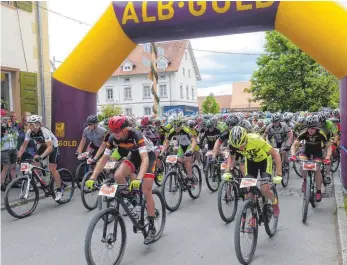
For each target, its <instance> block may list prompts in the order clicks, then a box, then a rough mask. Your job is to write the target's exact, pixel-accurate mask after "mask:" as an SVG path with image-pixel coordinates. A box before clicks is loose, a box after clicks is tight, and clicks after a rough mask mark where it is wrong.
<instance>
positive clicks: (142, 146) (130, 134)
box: [86, 116, 156, 244]
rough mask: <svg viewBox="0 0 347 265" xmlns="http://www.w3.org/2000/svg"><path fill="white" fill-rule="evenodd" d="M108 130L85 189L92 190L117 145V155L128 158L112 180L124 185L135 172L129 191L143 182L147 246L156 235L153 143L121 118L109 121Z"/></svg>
mask: <svg viewBox="0 0 347 265" xmlns="http://www.w3.org/2000/svg"><path fill="white" fill-rule="evenodd" d="M108 127H109V129H110V131H111V133H112V134H111V136H110V138H109V140H108V143H107V147H106V149H105V152H104V155H103V156H102V158H101V159H100V160H99V162H98V163H97V165H96V167H95V169H94V171H93V174H92V176H91V178H90V179H89V180H87V181H86V186H87V187H88V188H89V189H92V188H93V186H94V183H95V180H96V178H97V177H98V175H99V174H100V172H101V171H102V170H103V168H104V166H105V164H106V162H107V161H108V159H109V158H110V156H111V154H112V150H113V149H115V148H117V146H118V150H119V152H120V153H121V152H126V153H127V152H129V155H128V159H127V160H124V161H123V162H122V164H121V165H120V166H119V168H118V169H117V171H116V173H115V175H114V178H115V180H116V181H117V183H119V184H124V183H125V177H126V176H133V173H134V172H135V171H138V174H137V178H136V179H132V181H131V184H130V189H132V188H139V187H140V185H141V183H142V192H143V195H144V196H145V198H146V202H147V212H148V220H149V233H148V235H147V237H146V239H145V242H144V243H145V244H149V243H151V242H152V241H153V240H154V238H155V235H156V228H155V226H154V217H155V205H154V200H153V196H152V186H153V182H154V177H155V176H154V171H155V154H154V152H153V144H152V143H151V142H150V141H149V140H147V139H146V138H145V137H144V136H143V135H142V133H141V132H140V131H139V130H135V129H133V128H131V127H129V122H128V120H127V118H126V117H124V116H114V117H112V118H110V119H109V122H108Z"/></svg>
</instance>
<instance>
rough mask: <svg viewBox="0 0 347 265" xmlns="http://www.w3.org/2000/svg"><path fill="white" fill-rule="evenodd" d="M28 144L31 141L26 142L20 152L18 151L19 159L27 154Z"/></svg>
mask: <svg viewBox="0 0 347 265" xmlns="http://www.w3.org/2000/svg"><path fill="white" fill-rule="evenodd" d="M28 144H29V141H27V140H24V142H23V144H22V146H21V147H20V148H19V151H18V154H17V156H18V157H22V155H23V153H24V152H25V150H26V149H27V147H28Z"/></svg>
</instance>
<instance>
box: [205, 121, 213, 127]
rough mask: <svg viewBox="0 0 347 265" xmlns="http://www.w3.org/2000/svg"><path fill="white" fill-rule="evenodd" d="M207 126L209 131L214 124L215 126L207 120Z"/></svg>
mask: <svg viewBox="0 0 347 265" xmlns="http://www.w3.org/2000/svg"><path fill="white" fill-rule="evenodd" d="M205 125H206V128H207V129H211V128H213V127H214V124H213V122H212V121H211V120H207V121H206V122H205Z"/></svg>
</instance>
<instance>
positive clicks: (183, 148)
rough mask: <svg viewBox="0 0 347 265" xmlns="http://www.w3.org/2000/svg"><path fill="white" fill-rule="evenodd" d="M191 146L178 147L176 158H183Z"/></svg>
mask: <svg viewBox="0 0 347 265" xmlns="http://www.w3.org/2000/svg"><path fill="white" fill-rule="evenodd" d="M190 147H191V145H179V146H178V151H177V155H178V156H184V153H185V152H186V151H187V150H188V149H190Z"/></svg>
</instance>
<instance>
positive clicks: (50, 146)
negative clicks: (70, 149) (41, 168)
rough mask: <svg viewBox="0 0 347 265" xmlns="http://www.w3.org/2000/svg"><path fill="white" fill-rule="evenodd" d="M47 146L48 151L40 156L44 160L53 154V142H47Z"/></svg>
mask: <svg viewBox="0 0 347 265" xmlns="http://www.w3.org/2000/svg"><path fill="white" fill-rule="evenodd" d="M46 145H47V148H46V150H45V151H44V152H43V154H42V155H40V157H42V158H46V156H49V154H50V153H52V151H53V142H52V141H47V142H46Z"/></svg>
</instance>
